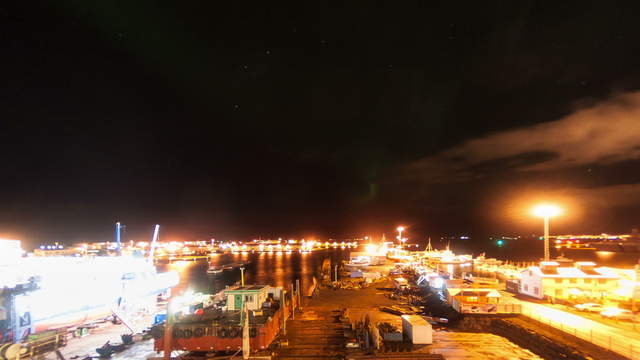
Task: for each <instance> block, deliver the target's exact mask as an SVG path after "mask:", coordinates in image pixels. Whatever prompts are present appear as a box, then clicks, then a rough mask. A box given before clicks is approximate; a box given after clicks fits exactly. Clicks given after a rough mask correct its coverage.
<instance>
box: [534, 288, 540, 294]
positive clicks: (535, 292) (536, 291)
mask: <svg viewBox="0 0 640 360" xmlns="http://www.w3.org/2000/svg"><path fill="white" fill-rule="evenodd" d="M538 290H539V289H538V287H537V286H534V287H533V293H534V294H536V295H538V293H539V291H538Z"/></svg>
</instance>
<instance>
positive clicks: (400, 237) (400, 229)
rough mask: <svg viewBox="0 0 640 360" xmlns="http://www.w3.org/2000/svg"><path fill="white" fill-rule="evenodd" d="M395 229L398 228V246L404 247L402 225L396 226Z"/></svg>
mask: <svg viewBox="0 0 640 360" xmlns="http://www.w3.org/2000/svg"><path fill="white" fill-rule="evenodd" d="M396 230H398V240H400V244H401V245H400V246H402V247H403V248H404V241H403V240H402V232H403V231H404V226H398V228H397V229H396Z"/></svg>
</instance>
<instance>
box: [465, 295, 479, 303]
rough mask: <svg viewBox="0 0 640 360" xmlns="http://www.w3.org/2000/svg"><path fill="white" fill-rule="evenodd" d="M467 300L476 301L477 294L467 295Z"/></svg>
mask: <svg viewBox="0 0 640 360" xmlns="http://www.w3.org/2000/svg"><path fill="white" fill-rule="evenodd" d="M467 302H478V297H477V296H467Z"/></svg>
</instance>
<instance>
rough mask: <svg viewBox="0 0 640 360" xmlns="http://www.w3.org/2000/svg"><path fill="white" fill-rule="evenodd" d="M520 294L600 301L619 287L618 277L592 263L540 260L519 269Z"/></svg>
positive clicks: (612, 272)
mask: <svg viewBox="0 0 640 360" xmlns="http://www.w3.org/2000/svg"><path fill="white" fill-rule="evenodd" d="M521 275H522V279H521V281H520V293H521V294H525V295H529V296H531V297H535V298H538V299H545V298H548V299H564V300H570V299H571V300H578V299H579V300H585V301H586V300H591V301H595V300H603V299H604V298H606V297H607V296H608V295H609V294H612V293H613V292H614V291H616V290H617V289H618V287H619V284H618V282H619V280H620V276H619V275H618V274H616V273H615V272H614V271H612V270H611V269H610V268H604V267H596V264H595V263H593V262H586V261H583V262H576V263H575V264H574V266H560V264H559V263H557V262H555V261H542V262H540V266H531V267H529V268H528V269H526V270H523V271H522V272H521Z"/></svg>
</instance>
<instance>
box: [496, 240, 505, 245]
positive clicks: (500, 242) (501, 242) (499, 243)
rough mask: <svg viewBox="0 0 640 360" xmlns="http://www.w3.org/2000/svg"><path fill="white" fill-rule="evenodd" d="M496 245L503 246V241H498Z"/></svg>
mask: <svg viewBox="0 0 640 360" xmlns="http://www.w3.org/2000/svg"><path fill="white" fill-rule="evenodd" d="M496 244H498V246H502V244H504V241H503V240H498V241H496Z"/></svg>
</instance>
